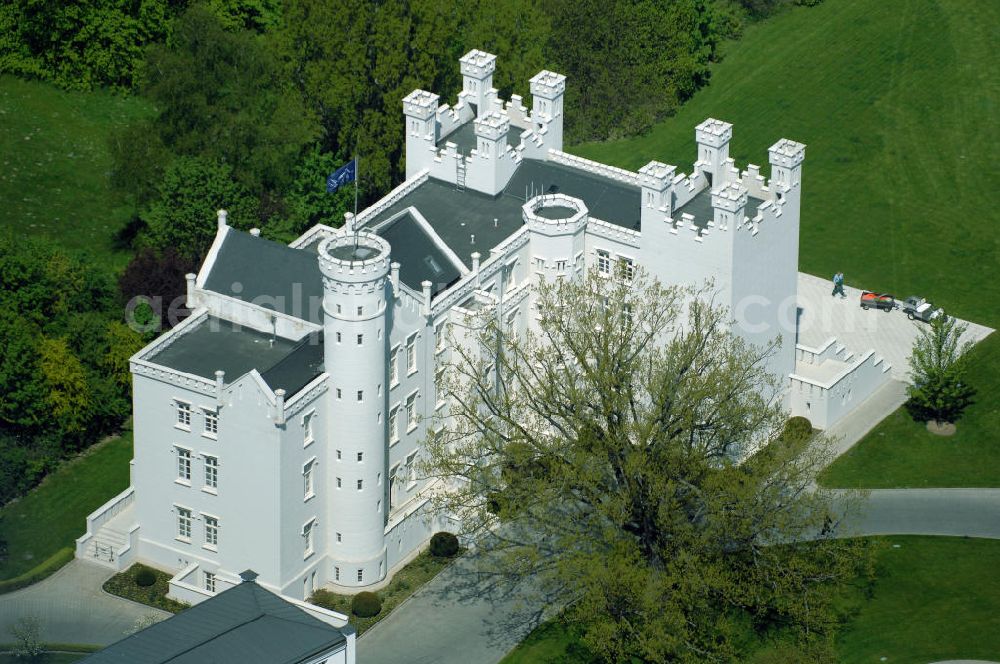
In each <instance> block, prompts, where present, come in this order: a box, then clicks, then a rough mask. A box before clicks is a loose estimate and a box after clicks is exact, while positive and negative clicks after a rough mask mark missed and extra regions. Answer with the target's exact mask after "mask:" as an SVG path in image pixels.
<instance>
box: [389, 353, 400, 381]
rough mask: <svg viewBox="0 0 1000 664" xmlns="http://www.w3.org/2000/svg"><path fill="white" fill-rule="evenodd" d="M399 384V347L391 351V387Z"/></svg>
mask: <svg viewBox="0 0 1000 664" xmlns="http://www.w3.org/2000/svg"><path fill="white" fill-rule="evenodd" d="M397 383H399V346H396V347H395V348H393V349H392V350H391V351H389V385H390V386H392V385H396V384H397Z"/></svg>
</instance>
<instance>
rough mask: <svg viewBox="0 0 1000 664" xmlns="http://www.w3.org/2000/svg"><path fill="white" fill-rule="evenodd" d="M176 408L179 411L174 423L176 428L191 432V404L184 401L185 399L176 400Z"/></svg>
mask: <svg viewBox="0 0 1000 664" xmlns="http://www.w3.org/2000/svg"><path fill="white" fill-rule="evenodd" d="M174 408H175V409H176V411H177V419H176V420H175V421H174V427H176V428H178V429H180V430H182V431H190V430H191V411H192V408H191V402H190V401H184V400H183V399H174Z"/></svg>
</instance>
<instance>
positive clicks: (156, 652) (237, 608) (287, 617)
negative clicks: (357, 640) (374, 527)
mask: <svg viewBox="0 0 1000 664" xmlns="http://www.w3.org/2000/svg"><path fill="white" fill-rule="evenodd" d="M345 629H350V628H345ZM345 641H346V637H345V636H344V634H343V632H342V631H341V630H339V629H337V628H335V627H332V626H330V625H328V624H326V623H324V622H322V621H320V620H318V619H317V618H314V617H313V616H311V615H309V614H308V613H306V612H305V611H303V610H302V609H300V608H298V607H296V606H293V605H292V604H289V603H288V602H286V601H285V600H283V599H281V598H280V597H278V596H277V595H275V594H274V593H271V592H269V591H267V590H265V589H264V588H262V587H261V586H259V585H258V584H256V583H241V584H239V585H237V586H234V587H233V588H230V589H229V590H225V591H223V592H220V593H219V594H218V595H216V596H214V597H211V598H209V599H207V600H205V601H204V602H202V603H200V604H197V605H195V606H193V607H191V608H190V609H187V610H185V611H183V612H181V613H179V614H177V615H176V616H173V617H172V618H169V619H167V620H165V621H163V622H161V623H157V624H155V625H153V626H152V627H149V628H147V629H144V630H142V631H141V632H137V633H136V634H133V635H132V636H129V637H126V638H124V639H122V640H121V641H119V642H117V643H115V644H113V645H110V646H108V647H107V648H105V649H104V650H101V651H99V652H96V653H94V654H93V655H90V656H89V657H86V658H85V659H84V660H83V661H84V662H86V663H87V664H299V663H300V662H306V661H309V660H310V659H311V658H312V657H314V656H317V655H320V654H322V653H325V652H327V651H328V650H330V649H332V648H335V647H336V646H338V645H340V644H342V643H344V642H345Z"/></svg>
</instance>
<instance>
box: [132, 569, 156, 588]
mask: <svg viewBox="0 0 1000 664" xmlns="http://www.w3.org/2000/svg"><path fill="white" fill-rule="evenodd" d="M154 583H156V575H155V574H153V570H151V569H148V568H146V567H140V568H139V569H138V570H136V573H135V585H137V586H139V587H140V588H148V587H150V586H151V585H153V584H154Z"/></svg>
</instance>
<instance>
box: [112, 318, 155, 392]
mask: <svg viewBox="0 0 1000 664" xmlns="http://www.w3.org/2000/svg"><path fill="white" fill-rule="evenodd" d="M144 343H145V339H144V338H143V337H142V335H141V334H139V333H138V332H136V331H135V330H133V329H132V328H130V327H129V326H128V325H126V324H124V323H121V322H119V321H111V322H110V323H108V328H107V345H108V349H107V352H106V353H105V354H104V356H103V357H101V365H102V366H103V367H104V370H105V372H106V374H107V376H108V378H109V379H110V380H111V381H112V382H113V383H114V384H115V385H116V386H117V387H118V389H119V390H120V391H121V393H122V394H123V395H126V396H128V395H131V393H132V372H131V370H130V369H129V363H128V361H129V358H130V357H132V356H133V355H135V354H136V353H137V352H139V349H141V348H142V346H143V344H144Z"/></svg>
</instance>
